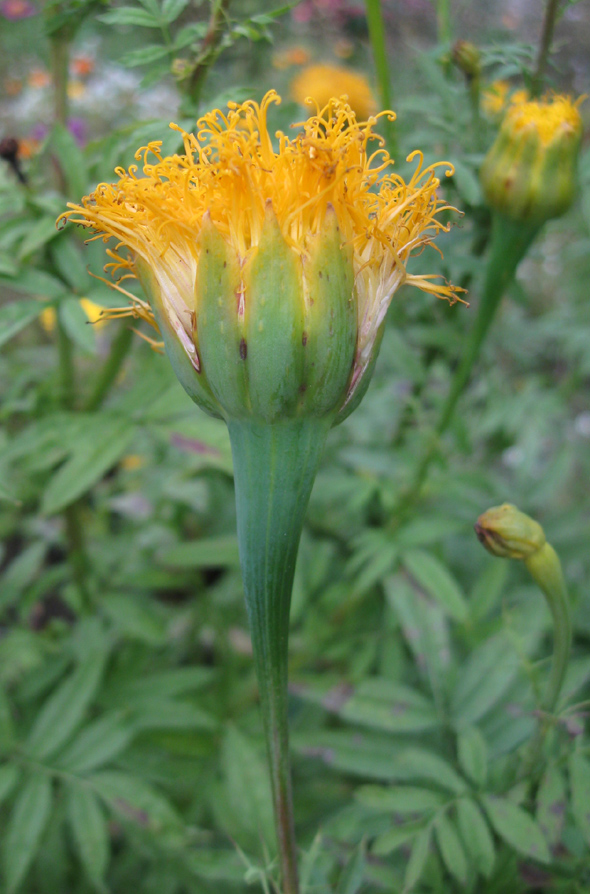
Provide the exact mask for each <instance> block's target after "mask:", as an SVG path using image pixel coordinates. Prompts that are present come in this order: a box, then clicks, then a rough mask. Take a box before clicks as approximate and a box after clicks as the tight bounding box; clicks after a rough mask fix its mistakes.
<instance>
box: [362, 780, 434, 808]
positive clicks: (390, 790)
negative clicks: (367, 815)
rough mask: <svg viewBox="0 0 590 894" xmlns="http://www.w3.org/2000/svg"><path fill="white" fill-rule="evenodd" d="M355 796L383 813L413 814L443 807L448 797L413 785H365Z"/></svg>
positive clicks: (363, 803)
mask: <svg viewBox="0 0 590 894" xmlns="http://www.w3.org/2000/svg"><path fill="white" fill-rule="evenodd" d="M355 798H356V799H357V800H358V801H359V803H361V804H362V805H363V806H364V807H369V808H370V809H371V810H377V811H379V812H383V813H398V814H401V815H406V816H408V815H411V814H419V813H430V812H432V811H435V810H438V809H439V808H440V807H442V806H443V805H444V804H445V803H446V801H447V800H448V797H447V796H445V795H443V794H442V793H441V792H435V791H432V790H431V789H426V788H417V787H415V786H411V785H403V786H402V785H396V786H392V787H387V788H386V787H384V786H378V785H364V786H361V788H359V789H357V791H356V792H355Z"/></svg>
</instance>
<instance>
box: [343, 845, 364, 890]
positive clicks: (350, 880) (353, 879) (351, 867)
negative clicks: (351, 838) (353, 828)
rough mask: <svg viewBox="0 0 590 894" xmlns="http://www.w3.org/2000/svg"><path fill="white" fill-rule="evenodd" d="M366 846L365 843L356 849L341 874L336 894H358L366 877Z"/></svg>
mask: <svg viewBox="0 0 590 894" xmlns="http://www.w3.org/2000/svg"><path fill="white" fill-rule="evenodd" d="M366 851H367V848H366V845H365V842H364V841H361V843H360V844H359V845H358V847H356V848H355V849H354V851H353V852H352V854H351V855H350V857H349V858H348V862H347V863H346V866H345V867H344V868H343V870H342V872H341V873H340V878H339V879H338V887H337V888H336V894H358V892H359V891H360V890H361V887H362V884H363V880H364V875H365V860H366Z"/></svg>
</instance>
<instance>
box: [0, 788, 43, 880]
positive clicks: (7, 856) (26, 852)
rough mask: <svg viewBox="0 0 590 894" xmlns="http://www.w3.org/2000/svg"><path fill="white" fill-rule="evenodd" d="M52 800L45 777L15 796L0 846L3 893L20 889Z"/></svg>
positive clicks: (33, 855) (36, 848) (35, 852)
mask: <svg viewBox="0 0 590 894" xmlns="http://www.w3.org/2000/svg"><path fill="white" fill-rule="evenodd" d="M51 800H52V796H51V782H50V780H49V777H48V776H42V775H34V776H32V777H31V778H30V779H29V780H28V782H26V783H25V785H24V786H23V788H22V789H21V790H20V792H19V794H18V797H17V799H16V801H15V803H14V807H13V809H12V814H11V816H10V820H9V821H8V827H7V829H6V833H5V835H4V843H3V850H4V874H5V880H6V894H14V892H15V891H16V890H17V889H18V888H19V887H20V885H21V883H22V882H23V880H24V878H25V876H26V874H27V872H28V870H29V867H30V865H31V863H32V862H33V860H34V859H35V856H36V854H37V850H38V848H39V843H40V841H41V836H42V834H43V831H44V829H45V826H46V825H47V821H48V819H49V814H50V811H51Z"/></svg>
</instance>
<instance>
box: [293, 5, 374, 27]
mask: <svg viewBox="0 0 590 894" xmlns="http://www.w3.org/2000/svg"><path fill="white" fill-rule="evenodd" d="M364 15H365V10H364V7H363V5H362V4H358V3H356V4H354V3H353V4H352V5H351V4H350V2H347V0H303V2H302V3H299V4H298V5H297V6H296V7H295V9H294V10H293V12H292V16H293V19H294V20H295V21H296V22H301V23H305V22H309V21H311V19H312V18H313V17H314V16H322V17H323V18H329V19H333V20H334V21H336V22H338V23H339V24H343V23H344V22H346V20H347V19H350V18H356V17H358V16H364Z"/></svg>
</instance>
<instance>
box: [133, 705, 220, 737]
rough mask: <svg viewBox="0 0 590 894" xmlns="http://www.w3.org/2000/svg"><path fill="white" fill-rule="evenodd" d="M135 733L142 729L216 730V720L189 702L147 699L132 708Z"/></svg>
mask: <svg viewBox="0 0 590 894" xmlns="http://www.w3.org/2000/svg"><path fill="white" fill-rule="evenodd" d="M130 723H131V724H132V727H133V730H134V731H139V730H142V729H201V730H214V729H215V728H216V726H217V723H216V721H215V718H214V717H212V715H211V714H208V713H207V712H206V711H203V710H202V709H201V708H197V707H196V706H195V705H192V704H190V703H189V702H180V701H164V700H161V699H157V698H151V699H146V700H145V701H144V702H139V703H137V702H136V703H135V704H133V706H132V713H131V718H130Z"/></svg>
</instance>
